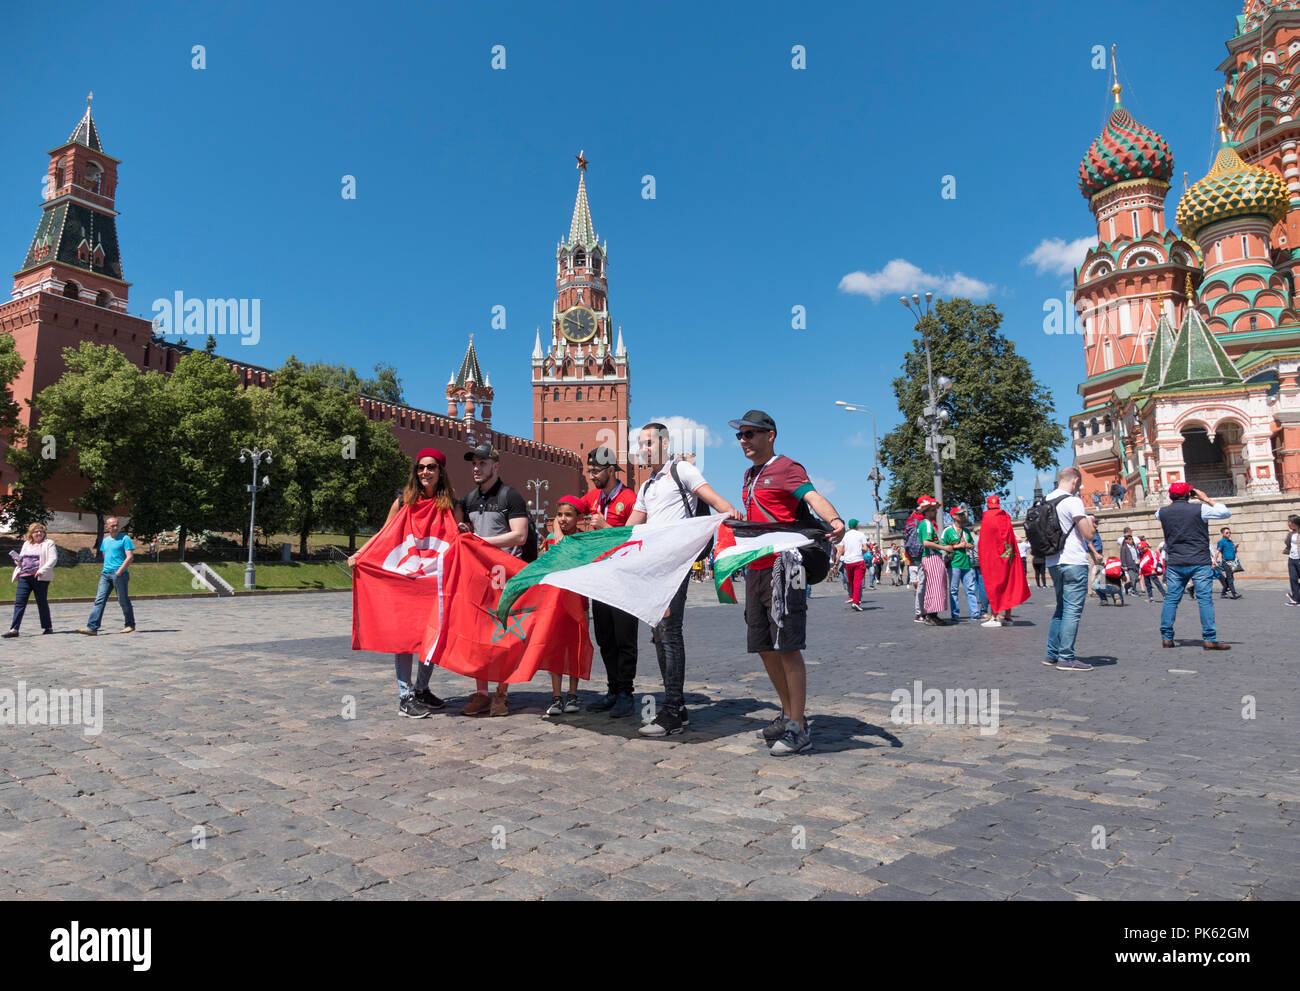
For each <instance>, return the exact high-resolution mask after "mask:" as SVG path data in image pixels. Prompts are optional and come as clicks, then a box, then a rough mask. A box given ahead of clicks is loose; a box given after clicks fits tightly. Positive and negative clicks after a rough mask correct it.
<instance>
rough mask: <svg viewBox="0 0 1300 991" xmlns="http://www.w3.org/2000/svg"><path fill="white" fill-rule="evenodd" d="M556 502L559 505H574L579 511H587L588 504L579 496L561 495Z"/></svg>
mask: <svg viewBox="0 0 1300 991" xmlns="http://www.w3.org/2000/svg"><path fill="white" fill-rule="evenodd" d="M555 502H556V505H557V506H572V507H573V508H574V509H576V510H577V511H578V512H579V513H582V512H585V511H586V509H587V506H586V504H585V503H584V502H583V501H582V500H581V499H579V498H578V497H577V496H571V495H566V496H560V498H559V499H557V500H555Z"/></svg>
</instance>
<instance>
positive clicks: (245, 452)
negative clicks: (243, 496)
mask: <svg viewBox="0 0 1300 991" xmlns="http://www.w3.org/2000/svg"><path fill="white" fill-rule="evenodd" d="M248 458H252V459H253V484H252V485H245V486H244V488H246V489H247V490H248V491H249V492H251V493H252V494H253V508H252V511H251V512H250V513H249V514H248V564H247V565H245V567H244V588H248V589H252V588H256V587H257V570H256V569H255V568H254V567H253V525H254V522H255V521H256V519H257V493H259V492H261V491H262V490H263V489H265V488H266V487H267V486H268V485H270V484H271V479H270V478H269V477H267V476H266V475H263V476H262V484H261V485H258V484H257V466H258V465H260V464H261V463H262V462H263V461H265V462H266V463H267V464H268V465H269V464H270V463H271V452H270V450H269V449H268V450H263V449H262V448H260V447H255V448H253V449H252V450H251V451H250V450H249V449H248V448H246V447H242V448H240V449H239V463H240V464H244V463H245V461H247V459H248Z"/></svg>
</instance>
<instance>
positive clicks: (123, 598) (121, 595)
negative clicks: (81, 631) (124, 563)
mask: <svg viewBox="0 0 1300 991" xmlns="http://www.w3.org/2000/svg"><path fill="white" fill-rule="evenodd" d="M130 580H131V572H129V571H123V572H122V573H121V574H120V575H111V574H109V573H108V572H107V571H101V572H100V574H99V588H97V589H96V590H95V604H94V605H93V606H91V607H90V619H89V620H88V621H87V622H86V629H88V630H96V631H97V630H98V629H99V621H100V620H102V619H103V618H104V606H105V604H106V603H107V602H108V593H109V590H110V589H112V590H115V591H116V592H117V604H118V605H119V606H121V607H122V619H123V620H124V621H125V623H126V625H127V626H135V610H134V609H132V608H131V598H130V596H128V595H127V594H126V586H127V583H128V582H130Z"/></svg>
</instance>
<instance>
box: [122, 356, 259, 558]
mask: <svg viewBox="0 0 1300 991" xmlns="http://www.w3.org/2000/svg"><path fill="white" fill-rule="evenodd" d="M209 340H211V338H209ZM152 398H153V401H154V404H153V407H152V408H151V410H150V413H149V419H150V422H151V423H152V424H153V429H152V430H151V431H150V449H151V450H150V457H149V460H150V464H151V466H152V470H151V471H150V473H149V476H150V477H149V482H148V484H147V485H145V486H144V487H143V488H142V489H141V490H139V491H137V492H134V493H132V495H133V496H134V498H133V500H132V514H131V524H132V528H133V529H134V530H135V532H136V533H138V534H140V535H152V534H155V533H158V532H159V531H161V530H165V529H171V528H172V527H177V528H178V529H179V531H180V553H181V559H182V560H184V558H185V544H186V540H187V536H188V534H189V533H192V532H195V531H200V530H238V529H242V527H243V504H244V496H245V492H244V482H245V481H246V479H245V478H244V472H243V470H242V466H241V465H240V464H239V449H240V446H241V443H242V442H243V441H244V439H245V438H247V437H248V436H250V435H251V433H252V429H253V407H252V403H251V402H250V401H249V398H248V396H247V395H246V393H245V390H244V389H243V388H242V387H241V386H240V383H239V376H238V375H236V374H235V371H234V370H233V369H232V368H231V367H230V366H229V365H228V364H226V362H225V361H223V360H222V359H221V358H218V357H216V356H215V355H213V354H212V352H211V349H208V350H204V351H192V352H191V353H189V354H187V355H186V356H185V357H184V358H182V359H181V361H180V363H179V364H178V365H177V366H176V368H175V370H174V371H173V372H172V374H171V375H169V376H167V378H166V379H165V380H164V382H163V386H162V388H161V389H160V390H158V391H157V393H156V394H154V395H153V397H152Z"/></svg>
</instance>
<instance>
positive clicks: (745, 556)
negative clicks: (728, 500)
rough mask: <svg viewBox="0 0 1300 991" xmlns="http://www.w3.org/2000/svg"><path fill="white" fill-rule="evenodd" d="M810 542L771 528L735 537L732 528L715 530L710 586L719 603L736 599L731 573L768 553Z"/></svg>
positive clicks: (791, 549)
mask: <svg viewBox="0 0 1300 991" xmlns="http://www.w3.org/2000/svg"><path fill="white" fill-rule="evenodd" d="M811 543H812V538H811V537H805V536H804V535H803V534H802V533H794V532H792V531H789V530H773V531H772V532H770V533H760V534H756V535H755V536H752V537H737V536H736V533H735V531H734V530H732V528H731V527H729V526H724V527H722V528H721V529H720V530H719V531H718V543H717V545H716V546H715V547H714V550H713V585H714V587H715V588H716V589H717V590H718V601H719V602H733V603H734V602H735V601H736V590H735V588H734V587H733V586H732V584H731V576H732V575H733V574H735V573H736V572H737V571H739V570H740V569H741V568H743V567H744V566H745V565H747V564H750V563H752V562H754V561H757V560H758V559H759V558H760V557H767V556H768V555H769V554H779V553H780V552H781V551H793V550H797V549H798V548H800V547H806V546H807V545H808V544H811Z"/></svg>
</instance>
